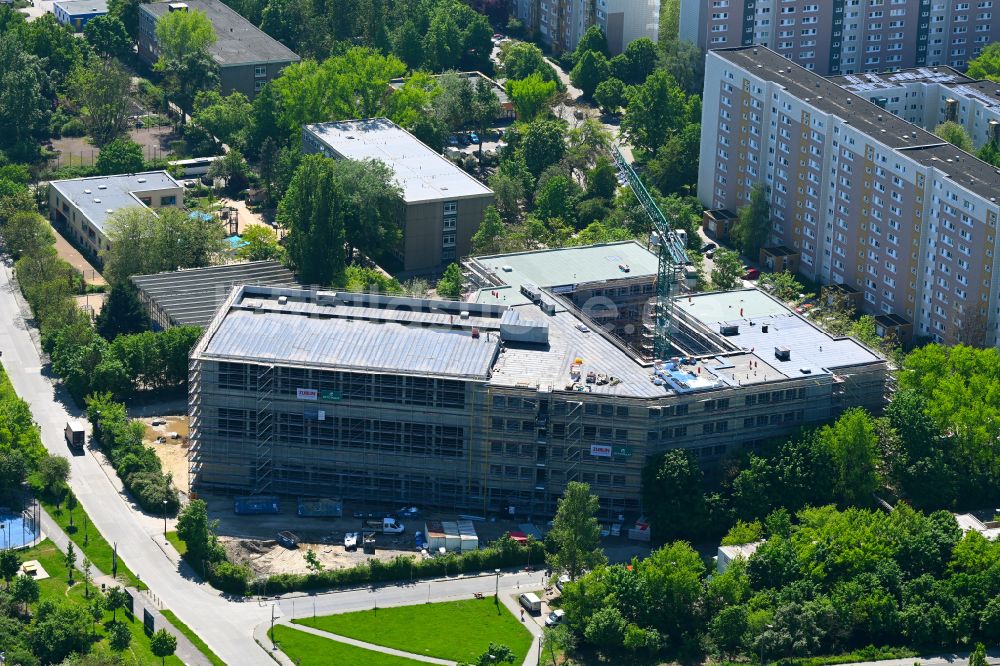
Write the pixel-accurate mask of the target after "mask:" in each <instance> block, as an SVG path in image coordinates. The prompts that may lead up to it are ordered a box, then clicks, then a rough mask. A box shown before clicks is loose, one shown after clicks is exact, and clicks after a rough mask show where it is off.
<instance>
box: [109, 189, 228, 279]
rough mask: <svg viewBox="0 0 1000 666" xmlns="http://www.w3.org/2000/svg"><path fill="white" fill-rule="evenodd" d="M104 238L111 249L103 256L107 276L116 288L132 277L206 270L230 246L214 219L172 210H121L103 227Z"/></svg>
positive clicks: (175, 209)
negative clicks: (186, 269)
mask: <svg viewBox="0 0 1000 666" xmlns="http://www.w3.org/2000/svg"><path fill="white" fill-rule="evenodd" d="M105 233H106V234H107V236H108V240H109V241H110V243H111V248H110V249H108V250H105V251H104V252H103V253H102V256H103V259H104V275H105V277H107V278H108V281H109V282H110V283H111V284H113V285H118V284H120V283H124V282H125V281H127V280H128V278H129V277H131V276H133V275H149V274H151V273H159V272H161V271H172V270H177V269H178V268H198V267H201V266H208V265H209V264H211V263H212V262H213V261H215V260H216V259H217V257H218V256H219V254H220V253H221V252H222V250H223V248H224V247H226V242H225V234H224V231H223V228H222V225H220V224H219V223H218V222H217V221H216V219H215V218H214V217H212V216H206V215H201V214H191V213H188V212H187V211H183V210H180V209H178V208H173V207H170V206H166V207H162V208H159V209H157V210H156V211H155V212H154V211H152V210H149V209H146V208H138V207H129V208H123V209H121V210H118V211H117V212H115V213H113V214H112V215H111V216H110V217H109V218H108V221H107V222H105Z"/></svg>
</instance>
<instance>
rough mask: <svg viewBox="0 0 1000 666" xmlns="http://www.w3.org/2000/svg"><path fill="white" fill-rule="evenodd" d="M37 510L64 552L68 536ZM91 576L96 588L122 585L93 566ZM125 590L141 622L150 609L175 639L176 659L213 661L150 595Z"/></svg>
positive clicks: (193, 665) (197, 665) (196, 663)
mask: <svg viewBox="0 0 1000 666" xmlns="http://www.w3.org/2000/svg"><path fill="white" fill-rule="evenodd" d="M40 513H41V523H42V532H43V533H44V534H45V536H46V538H48V539H49V541H51V542H52V543H54V544H55V545H56V548H58V549H59V550H61V551H62V552H64V553H65V552H66V549H67V548H69V542H70V538H69V536H68V535H67V534H66V532H64V531H63V530H62V528H61V527H59V525H58V524H57V523H56V521H54V520H52V517H51V516H49V514H48V513H47V512H46V511H45V510H44V509H42V510H41V511H40ZM77 552H78V556H77V558H76V568H77V569H78V570H80V572H81V573H82V572H83V560H84V557H83V554H82V551H80V550H79V549H78V550H77ZM90 575H91V584H92V585H94V586H95V587H97V588H100V587H101V585H102V584H103V585H104V587H105V588H108V587H114V586H116V585H120V584H121V583H120V582H119V581H117V580H115V579H114V578H112V577H111V576H110V575H108V574H105V573H103V572H102V571H100V570H99V569H98V568H97V567H95V566H93V565H91V568H90ZM125 589H126V590H128V592H129V594H131V595H132V599H133V600H134V602H135V603H134V606H133V611H132V612H133V613H134V614H135V617H136V618H138V619H139V621H140V622H141V621H142V617H143V615H142V611H143V610H144V609H146V610H149V612H150V613H151V614H152V615H153V626H154V627H156V629H166V630H167V631H168V632H169V633H170V634H172V635H173V636H174V637H176V638H177V650H176V651H175V652H174V654H175V655H176V656H177V658H178V659H180V660H181V661H183V662H184V663H185V664H187V665H188V666H212V663H211V662H210V661H209V660H208V658H207V657H205V655H203V654H202V653H201V651H200V650H198V648H196V647H195V646H194V644H193V643H192V642H191V641H189V640H188V638H187V637H186V636H185V635H184V634H182V633H181V632H180V631H179V630H178V629H177V627H175V626H174V625H172V624H170V622H169V621H168V620H167V618H165V617H163V614H162V613H160V610H159V608H157V606H156V605H155V604H154V603H153V601H152V600H151V599H150V598H149V597H147V596H146V594H144V593H142V592H140V591H139V590H137V589H136V588H134V587H126V588H125Z"/></svg>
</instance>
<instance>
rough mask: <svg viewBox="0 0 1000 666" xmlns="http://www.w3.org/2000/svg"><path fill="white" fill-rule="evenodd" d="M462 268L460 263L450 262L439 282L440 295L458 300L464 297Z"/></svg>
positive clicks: (438, 291) (438, 290)
mask: <svg viewBox="0 0 1000 666" xmlns="http://www.w3.org/2000/svg"><path fill="white" fill-rule="evenodd" d="M463 279H464V278H463V277H462V269H461V268H460V267H459V265H458V264H449V265H448V268H446V269H445V270H444V275H442V276H441V279H440V280H438V283H437V293H438V296H441V297H442V298H449V299H451V300H454V301H457V300H459V299H460V298H461V297H462V282H463Z"/></svg>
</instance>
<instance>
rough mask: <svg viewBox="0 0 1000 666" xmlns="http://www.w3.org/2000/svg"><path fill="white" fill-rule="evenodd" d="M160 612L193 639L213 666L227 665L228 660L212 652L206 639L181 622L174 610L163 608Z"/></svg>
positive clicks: (189, 638) (190, 639) (188, 637)
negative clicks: (206, 643)
mask: <svg viewBox="0 0 1000 666" xmlns="http://www.w3.org/2000/svg"><path fill="white" fill-rule="evenodd" d="M160 613H162V614H163V617H165V618H167V620H169V621H170V624H172V625H174V626H175V627H177V629H178V631H180V632H181V633H182V634H184V635H185V636H187V639H188V640H189V641H191V642H192V643H193V644H194V646H195V647H196V648H198V651H199V652H201V653H202V654H203V655H205V657H207V658H208V660H209V661H210V662H212V664H213V666H226V662H224V661H222V660H221V659H219V658H218V657H217V656H216V655H215V653H214V652H212V649H211V648H210V647H208V646H207V645H205V641H203V640H201V637H200V636H199V635H198V634H196V633H194V632H193V631H191V629H190V627H188V626H187V625H186V624H184V623H183V622H181V621H180V619H178V617H177V616H176V615H174V613H173V611H169V610H166V609H164V610H161V611H160Z"/></svg>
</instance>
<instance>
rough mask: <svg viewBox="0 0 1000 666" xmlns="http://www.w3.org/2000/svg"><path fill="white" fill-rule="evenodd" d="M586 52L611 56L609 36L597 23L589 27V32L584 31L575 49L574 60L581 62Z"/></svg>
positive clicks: (606, 56)
mask: <svg viewBox="0 0 1000 666" xmlns="http://www.w3.org/2000/svg"><path fill="white" fill-rule="evenodd" d="M586 53H599V54H600V55H602V56H604V57H605V58H610V57H611V52H610V51H609V50H608V38H607V37H605V36H604V31H603V30H601V28H600V26H598V25H596V24H595V25H592V26H590V27H589V28H587V32H585V33H583V36H582V37H581V38H580V41H579V42H578V43H577V45H576V50H575V51H573V61H574V62H579V61H580V58H582V57H583V56H584V54H586Z"/></svg>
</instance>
